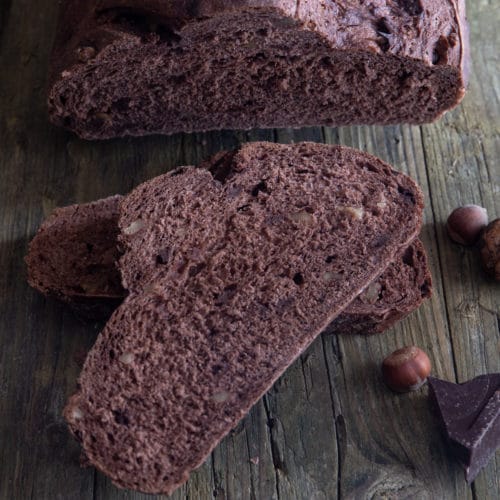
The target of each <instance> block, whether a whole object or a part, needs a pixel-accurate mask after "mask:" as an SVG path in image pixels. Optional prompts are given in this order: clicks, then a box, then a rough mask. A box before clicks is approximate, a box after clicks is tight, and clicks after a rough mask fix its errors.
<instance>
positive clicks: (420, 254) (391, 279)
mask: <svg viewBox="0 0 500 500" xmlns="http://www.w3.org/2000/svg"><path fill="white" fill-rule="evenodd" d="M431 293H432V277H431V272H430V269H429V267H428V263H427V255H426V253H425V249H424V246H423V245H422V242H421V241H420V240H419V239H416V240H415V241H414V242H413V243H412V244H411V245H410V246H409V247H408V248H406V249H405V250H404V251H403V252H402V253H401V254H400V255H399V256H398V257H397V258H396V260H395V261H394V262H393V263H392V264H391V265H390V266H389V267H388V268H387V269H386V270H385V271H384V273H382V275H381V276H380V277H379V278H377V279H376V280H375V281H373V282H372V283H370V285H368V287H367V288H366V289H365V290H364V291H363V292H362V293H361V294H359V295H358V296H357V297H356V298H355V299H354V300H353V301H352V302H351V303H350V304H349V306H347V308H346V309H345V310H344V311H343V312H342V313H341V314H340V315H339V316H338V317H337V318H336V319H335V320H334V321H333V322H332V323H331V324H330V325H329V326H328V327H327V329H326V331H325V333H339V334H356V333H357V334H374V333H382V332H384V331H385V330H387V329H388V328H390V327H391V326H393V325H394V324H395V323H396V322H397V321H400V320H401V319H403V318H404V317H406V316H407V315H408V314H410V313H411V312H412V311H414V310H415V309H417V308H418V307H419V306H420V304H421V303H422V302H423V300H424V299H427V298H429V297H430V296H431Z"/></svg>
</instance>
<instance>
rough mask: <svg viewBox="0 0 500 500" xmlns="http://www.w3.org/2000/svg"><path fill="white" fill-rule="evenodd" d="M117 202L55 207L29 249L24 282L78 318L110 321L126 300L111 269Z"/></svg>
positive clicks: (115, 270)
mask: <svg viewBox="0 0 500 500" xmlns="http://www.w3.org/2000/svg"><path fill="white" fill-rule="evenodd" d="M121 198H122V197H121V196H111V197H109V198H105V199H103V200H98V201H95V202H92V203H86V204H83V205H71V206H68V207H63V208H57V209H55V210H54V211H53V212H52V214H51V215H50V216H49V217H48V218H47V220H46V221H44V223H43V224H42V226H41V227H40V229H39V230H38V232H37V234H36V236H35V238H33V240H32V241H31V243H30V245H29V251H28V255H27V256H26V258H25V261H26V264H27V268H28V282H29V284H30V285H31V286H32V287H34V288H35V289H37V290H38V291H39V292H41V293H43V294H44V295H48V296H51V297H55V298H57V299H59V300H62V301H63V302H66V303H67V304H69V305H70V306H71V307H72V308H73V309H74V310H75V312H77V313H78V314H79V315H82V316H84V317H88V318H91V319H99V318H103V317H104V318H106V317H109V315H110V314H111V313H112V311H113V310H114V309H115V308H116V307H118V305H119V304H120V303H121V301H122V300H123V297H124V296H125V291H124V290H123V287H122V286H121V278H120V273H119V271H118V267H117V266H116V262H117V260H118V257H119V252H118V249H117V245H116V239H117V237H118V214H119V203H120V200H121Z"/></svg>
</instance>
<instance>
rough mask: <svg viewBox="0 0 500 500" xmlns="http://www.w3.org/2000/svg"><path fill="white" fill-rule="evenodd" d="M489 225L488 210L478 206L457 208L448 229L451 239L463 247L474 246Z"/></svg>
mask: <svg viewBox="0 0 500 500" xmlns="http://www.w3.org/2000/svg"><path fill="white" fill-rule="evenodd" d="M487 224H488V213H487V212H486V209H485V208H483V207H480V206H478V205H465V206H463V207H459V208H456V209H455V210H453V212H452V213H451V214H450V216H449V217H448V221H447V222H446V229H447V231H448V235H449V236H450V238H451V239H452V240H453V241H454V242H456V243H460V244H461V245H467V246H469V245H474V243H476V242H477V240H478V239H479V236H480V234H481V231H482V230H483V229H484V228H485V227H486V225H487Z"/></svg>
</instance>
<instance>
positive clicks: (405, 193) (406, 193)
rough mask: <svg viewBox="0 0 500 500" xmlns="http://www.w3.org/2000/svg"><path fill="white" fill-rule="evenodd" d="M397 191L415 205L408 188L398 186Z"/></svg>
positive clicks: (413, 197)
mask: <svg viewBox="0 0 500 500" xmlns="http://www.w3.org/2000/svg"><path fill="white" fill-rule="evenodd" d="M398 192H399V193H400V194H402V195H403V196H404V197H405V198H406V199H407V200H409V201H410V202H411V203H412V204H413V205H415V196H414V195H413V193H412V192H411V191H410V190H409V189H405V188H404V187H403V186H398Z"/></svg>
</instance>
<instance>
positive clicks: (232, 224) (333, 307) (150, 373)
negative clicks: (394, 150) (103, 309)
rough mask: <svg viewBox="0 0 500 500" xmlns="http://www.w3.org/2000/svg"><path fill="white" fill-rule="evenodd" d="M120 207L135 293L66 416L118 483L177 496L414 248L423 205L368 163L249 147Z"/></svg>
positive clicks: (331, 151) (310, 148)
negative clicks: (344, 314)
mask: <svg viewBox="0 0 500 500" xmlns="http://www.w3.org/2000/svg"><path fill="white" fill-rule="evenodd" d="M210 167H211V168H210V169H195V168H192V167H187V168H183V169H180V170H177V171H174V172H173V173H169V174H166V175H163V176H160V177H157V178H155V179H153V180H151V181H149V182H146V183H145V184H142V185H141V186H139V187H138V188H137V189H135V190H134V191H133V192H132V193H131V194H130V195H128V196H127V197H126V198H125V199H124V200H123V202H122V204H121V209H120V210H121V214H120V219H119V227H120V237H119V238H120V241H121V244H122V245H123V248H124V251H125V253H124V255H123V256H122V257H121V259H120V269H121V272H122V278H123V282H124V284H125V286H126V287H127V288H128V290H129V292H130V295H129V296H128V297H127V298H126V299H125V301H124V302H123V304H122V305H121V306H120V307H119V308H118V309H117V310H116V311H115V313H114V314H113V315H112V317H111V319H110V321H109V322H108V324H107V325H106V327H105V328H104V330H103V332H102V333H101V334H100V335H99V337H98V339H97V342H96V344H95V345H94V347H93V348H92V350H91V351H90V353H89V355H88V356H87V359H86V361H85V364H84V367H83V370H82V373H81V376H80V378H79V383H78V391H77V392H76V394H75V395H74V396H72V398H71V399H70V401H69V403H68V405H67V407H66V409H65V412H64V414H65V417H66V419H67V421H68V423H69V426H70V429H71V430H72V432H73V434H74V435H75V436H76V437H77V439H78V440H79V441H80V442H81V444H82V447H83V450H84V452H85V454H86V456H87V457H88V459H89V461H90V462H91V463H92V464H93V465H94V466H96V467H97V468H98V469H100V470H101V471H102V472H104V473H105V474H107V475H108V476H109V477H110V478H111V479H112V480H113V482H114V483H115V484H116V485H118V486H121V487H124V488H130V489H136V490H141V491H144V492H148V493H160V492H161V493H170V492H172V491H173V490H174V489H175V488H177V487H178V486H179V485H180V484H182V483H183V482H184V481H185V480H186V479H187V477H188V475H189V472H190V471H191V470H192V469H194V468H195V467H197V466H199V465H200V464H201V463H202V462H203V461H204V460H205V458H206V457H207V455H208V454H209V453H210V451H211V450H212V449H213V448H214V446H215V445H216V444H217V443H218V442H219V441H220V439H222V437H223V436H224V435H225V434H227V432H229V430H230V429H231V428H232V427H234V425H235V424H236V423H237V422H238V420H239V419H241V418H242V417H243V416H244V415H245V413H246V412H247V411H248V410H249V409H250V407H251V406H252V405H253V404H254V403H255V401H257V399H258V398H259V397H260V396H261V395H262V394H263V393H264V392H265V391H266V390H267V389H269V387H270V386H271V385H272V384H273V382H274V381H275V380H276V379H277V378H278V377H279V376H280V375H281V373H283V371H284V370H285V369H286V367H287V366H288V365H289V364H290V363H291V362H292V361H293V360H294V359H295V358H296V357H297V356H298V355H299V354H300V353H301V352H302V351H303V350H304V349H305V348H306V347H307V346H308V345H309V344H310V342H311V341H312V340H313V339H314V338H315V337H316V335H318V334H319V333H320V332H321V331H322V330H323V329H324V328H325V327H326V326H327V325H328V324H329V323H330V322H331V321H332V320H333V319H334V318H335V317H336V316H337V315H338V314H339V313H340V312H341V311H342V310H343V309H344V308H345V307H347V305H348V304H349V303H350V302H351V301H352V300H353V299H354V298H355V297H356V296H357V295H358V294H359V293H360V292H361V291H362V290H363V289H364V288H366V286H367V285H368V284H369V283H370V282H371V281H373V280H374V279H375V278H376V277H377V276H378V275H380V274H381V272H383V271H384V270H385V268H386V267H387V266H388V265H389V264H390V263H391V261H393V260H394V259H395V257H396V255H397V254H398V253H399V252H400V251H402V250H403V249H404V248H405V247H407V246H408V245H409V243H410V242H411V241H412V240H413V239H414V238H415V237H416V235H417V234H418V231H419V229H420V225H421V220H422V206H423V199H422V194H421V192H420V190H419V188H418V186H417V185H416V184H415V183H414V182H413V181H412V180H411V179H410V178H408V177H407V176H405V175H403V174H401V173H398V172H396V171H394V170H392V169H391V168H390V167H389V165H387V164H385V163H383V162H382V161H381V160H379V159H377V158H374V157H372V156H370V155H367V154H365V153H362V152H359V151H355V150H352V149H349V148H343V147H334V146H326V145H320V144H312V143H301V144H296V145H288V146H285V145H278V144H268V143H254V144H249V145H245V146H242V147H241V148H240V149H239V150H238V151H236V152H233V153H231V154H226V155H223V156H222V157H219V158H218V159H216V160H214V161H213V162H212V164H211V165H210Z"/></svg>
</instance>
